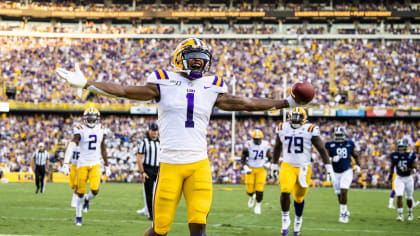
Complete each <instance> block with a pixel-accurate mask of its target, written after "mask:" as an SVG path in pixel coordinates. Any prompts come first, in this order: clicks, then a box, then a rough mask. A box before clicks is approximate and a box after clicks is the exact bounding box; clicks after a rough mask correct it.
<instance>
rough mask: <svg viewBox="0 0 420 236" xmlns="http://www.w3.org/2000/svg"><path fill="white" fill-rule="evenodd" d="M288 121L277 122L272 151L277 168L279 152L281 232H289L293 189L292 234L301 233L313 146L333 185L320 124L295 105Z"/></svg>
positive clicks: (274, 164)
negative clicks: (293, 219) (313, 121)
mask: <svg viewBox="0 0 420 236" xmlns="http://www.w3.org/2000/svg"><path fill="white" fill-rule="evenodd" d="M288 120H289V121H288V122H285V123H282V122H280V124H279V126H278V128H277V137H276V144H275V147H274V154H273V167H274V168H275V169H277V167H276V166H277V165H278V161H279V158H280V154H281V153H282V152H283V162H282V163H281V166H280V190H281V196H280V204H281V209H282V226H281V228H282V231H281V233H282V235H287V234H288V233H289V226H290V216H289V209H290V193H292V192H293V200H294V206H295V221H294V228H293V231H294V235H300V233H301V227H302V215H303V207H304V203H305V201H304V197H305V195H306V193H307V191H308V189H309V185H310V184H311V155H312V145H314V146H315V148H316V149H317V150H318V152H319V154H320V155H321V158H322V161H323V162H324V165H325V169H326V170H327V177H328V178H329V179H330V181H331V183H332V184H334V180H335V177H334V173H333V168H332V166H331V162H330V159H329V157H328V153H327V150H326V149H325V147H324V143H323V142H322V140H321V138H320V137H319V136H320V131H319V127H318V126H317V125H315V124H311V123H308V122H307V115H306V111H305V109H303V108H302V107H296V108H294V109H293V110H292V111H291V112H290V113H289V114H288Z"/></svg>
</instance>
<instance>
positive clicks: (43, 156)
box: [32, 150, 50, 166]
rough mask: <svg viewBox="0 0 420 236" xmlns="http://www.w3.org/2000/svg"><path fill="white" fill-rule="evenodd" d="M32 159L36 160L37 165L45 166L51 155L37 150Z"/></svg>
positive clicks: (45, 151)
mask: <svg viewBox="0 0 420 236" xmlns="http://www.w3.org/2000/svg"><path fill="white" fill-rule="evenodd" d="M32 158H34V159H35V165H37V166H45V165H46V164H47V160H48V159H49V158H50V155H49V154H48V152H47V150H44V151H43V152H40V151H39V150H36V151H35V152H34V154H33V155H32Z"/></svg>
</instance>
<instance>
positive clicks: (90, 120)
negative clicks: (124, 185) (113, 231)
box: [63, 107, 108, 226]
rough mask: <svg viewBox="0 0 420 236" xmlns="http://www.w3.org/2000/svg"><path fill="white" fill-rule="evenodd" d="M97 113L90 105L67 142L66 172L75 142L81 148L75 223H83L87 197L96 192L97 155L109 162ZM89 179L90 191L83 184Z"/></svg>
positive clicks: (90, 198) (99, 169)
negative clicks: (81, 122) (87, 191)
mask: <svg viewBox="0 0 420 236" xmlns="http://www.w3.org/2000/svg"><path fill="white" fill-rule="evenodd" d="M99 119H100V113H99V111H98V110H97V109H96V108H94V107H89V108H88V109H86V110H85V112H84V113H83V122H84V124H78V125H76V126H75V127H74V128H73V139H72V141H71V142H70V143H69V145H68V147H67V150H66V153H65V156H64V165H63V169H64V172H67V173H68V168H69V161H70V158H71V156H72V155H73V153H74V150H75V148H76V146H79V148H80V156H79V160H78V162H77V185H76V192H77V195H78V198H77V204H76V221H75V222H74V224H75V225H76V226H81V225H82V207H83V211H84V212H87V210H88V209H89V201H90V200H92V199H93V198H95V197H96V196H97V195H98V193H99V185H100V182H101V166H100V157H101V156H102V158H103V159H104V163H105V166H108V156H107V152H106V148H105V138H106V134H105V128H104V126H103V125H101V124H100V122H99ZM88 181H89V184H90V185H89V186H90V192H89V193H88V194H86V195H85V193H86V184H87V182H88Z"/></svg>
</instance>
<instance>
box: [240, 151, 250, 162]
mask: <svg viewBox="0 0 420 236" xmlns="http://www.w3.org/2000/svg"><path fill="white" fill-rule="evenodd" d="M248 156H249V151H248V148H244V150H242V158H241V162H242V165H245V163H246V158H247V157H248Z"/></svg>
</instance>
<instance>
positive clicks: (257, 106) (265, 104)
mask: <svg viewBox="0 0 420 236" xmlns="http://www.w3.org/2000/svg"><path fill="white" fill-rule="evenodd" d="M293 102H294V101H293ZM293 102H291V101H289V99H287V100H286V99H284V100H274V99H267V98H246V97H239V96H233V95H230V94H225V93H221V94H219V96H218V97H217V100H216V104H215V106H216V107H218V108H220V109H222V110H225V111H266V110H271V109H282V108H288V107H291V106H290V105H291V104H290V103H293ZM295 104H296V103H295ZM292 105H293V104H292Z"/></svg>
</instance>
